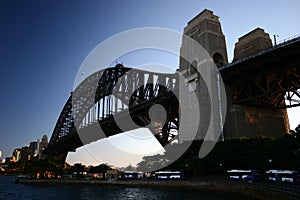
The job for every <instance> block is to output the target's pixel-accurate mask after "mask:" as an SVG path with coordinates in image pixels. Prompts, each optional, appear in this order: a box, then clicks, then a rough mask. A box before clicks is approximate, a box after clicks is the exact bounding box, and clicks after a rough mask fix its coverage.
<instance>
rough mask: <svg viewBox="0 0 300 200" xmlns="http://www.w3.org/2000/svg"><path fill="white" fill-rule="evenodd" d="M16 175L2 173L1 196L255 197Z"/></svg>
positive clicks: (43, 198)
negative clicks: (25, 180) (38, 180)
mask: <svg viewBox="0 0 300 200" xmlns="http://www.w3.org/2000/svg"><path fill="white" fill-rule="evenodd" d="M13 180H14V177H6V176H0V199H1V200H2V199H41V200H47V199H49V200H50V199H51V200H52V199H55V200H58V199H64V200H65V199H84V200H89V199H104V200H105V199H109V200H129V199H130V200H131V199H141V200H149V199H152V200H159V199H164V200H168V199H172V200H179V199H180V200H181V199H186V200H190V199H201V200H229V199H231V200H232V199H233V200H234V199H243V200H252V199H253V198H250V197H244V196H240V195H236V194H230V193H224V192H219V191H218V192H216V191H203V190H191V189H178V188H141V187H127V186H103V185H44V186H41V185H24V184H14V182H13Z"/></svg>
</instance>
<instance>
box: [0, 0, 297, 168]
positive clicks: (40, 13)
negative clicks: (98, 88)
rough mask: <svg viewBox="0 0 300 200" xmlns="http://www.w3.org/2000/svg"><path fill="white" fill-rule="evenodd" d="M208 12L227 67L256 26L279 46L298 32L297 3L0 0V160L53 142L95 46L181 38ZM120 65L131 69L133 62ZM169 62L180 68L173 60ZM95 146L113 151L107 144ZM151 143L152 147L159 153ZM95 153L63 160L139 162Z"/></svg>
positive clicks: (290, 0) (294, 117) (255, 0)
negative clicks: (115, 39)
mask: <svg viewBox="0 0 300 200" xmlns="http://www.w3.org/2000/svg"><path fill="white" fill-rule="evenodd" d="M205 8H207V9H210V10H212V11H213V12H214V14H216V15H218V16H220V21H221V25H222V29H223V33H224V34H225V37H226V42H227V51H228V56H229V62H230V61H231V60H232V57H233V56H232V55H233V48H234V43H235V42H237V39H238V38H239V37H240V36H242V35H244V34H246V33H247V32H249V31H251V30H253V29H255V28H256V27H261V28H264V29H265V31H266V32H267V33H269V34H270V37H271V38H272V39H273V35H274V34H276V35H279V37H278V38H277V41H280V40H283V39H286V38H288V37H291V36H294V35H297V34H300V26H299V19H300V12H299V8H300V2H299V1H296V0H286V1H274V0H273V1H271V0H266V1H261V0H260V1H258V0H251V1H250V0H243V1H239V0H228V1H227V0H226V1H217V0H202V1H200V0H198V1H197V0H185V1H176V0H164V1H160V0H152V1H146V0H144V1H141V0H127V1H121V0H120V1H116V0H112V1H92V0H91V1H83V0H81V1H71V0H70V1H66V0H63V1H58V0H55V1H50V0H45V1H33V0H28V1H16V0H4V1H1V2H0V58H1V59H0V66H1V73H0V77H1V79H0V91H1V96H0V111H1V114H0V151H2V157H1V158H5V157H7V156H11V154H12V151H13V149H14V148H17V147H22V146H25V145H29V142H30V141H33V140H36V139H40V138H41V137H42V135H44V134H46V135H47V136H48V138H50V137H51V134H52V131H53V129H54V126H55V123H56V121H57V118H58V116H59V114H60V112H61V109H62V108H63V106H64V104H65V102H66V100H67V98H68V97H69V95H70V92H71V91H72V88H73V84H74V80H75V76H76V73H77V70H78V69H79V67H80V65H81V63H82V62H83V60H84V59H85V57H86V56H87V55H88V53H89V52H90V51H91V50H92V49H93V48H94V47H95V46H96V45H98V44H99V43H100V42H102V41H104V40H105V39H107V38H108V37H110V36H112V35H114V34H117V33H119V32H122V31H125V30H128V29H132V28H141V27H162V28H168V29H173V30H175V31H178V32H183V28H184V27H185V26H186V24H187V22H188V21H189V20H191V19H192V18H193V17H194V16H196V15H197V14H198V13H200V12H201V11H202V10H203V9H205ZM170 59H171V58H170ZM123 61H124V62H125V63H124V64H125V65H128V66H132V65H134V64H136V63H134V62H131V63H130V61H128V63H126V60H120V62H123ZM170 63H175V65H176V64H177V65H178V60H171V61H170ZM176 67H177V66H174V69H175V68H176ZM292 111H293V114H291V115H290V123H291V128H292V129H294V128H295V127H296V125H297V124H299V123H300V119H299V117H298V116H299V113H300V110H299V109H293V110H292ZM297 113H298V114H297ZM112 140H114V141H115V142H114V144H117V145H118V144H119V143H122V141H121V140H120V139H119V140H118V139H117V138H116V137H115V138H113V139H112ZM95 144H96V143H95ZM97 145H102V146H103V147H105V148H106V145H107V146H109V145H110V146H111V144H109V143H108V142H102V143H101V142H99V143H97ZM133 145H134V143H133ZM152 145H153V144H152ZM155 145H156V146H155ZM155 145H154V147H153V148H154V149H155V148H156V149H159V146H157V145H158V144H155ZM141 147H142V146H141ZM92 148H93V147H90V149H89V148H87V147H86V148H81V149H79V150H78V152H77V153H72V154H70V155H69V156H68V161H69V162H71V163H74V162H83V163H85V164H97V163H99V162H100V163H102V162H108V163H111V164H114V165H118V166H126V165H128V164H129V163H132V164H135V163H136V162H138V161H139V160H140V157H141V156H139V157H134V156H132V157H131V156H130V155H125V154H124V155H123V154H121V153H120V152H115V154H118V155H119V156H120V155H123V156H121V157H114V156H111V154H108V153H105V155H102V156H101V155H96V158H95V155H92V154H93V153H91V152H90V151H91V149H92ZM105 148H104V149H105ZM108 148H110V147H107V149H108ZM135 148H137V149H138V148H140V146H139V145H136V146H135ZM137 149H131V150H132V151H134V152H136V151H137ZM138 151H139V153H140V154H142V153H143V151H142V150H138Z"/></svg>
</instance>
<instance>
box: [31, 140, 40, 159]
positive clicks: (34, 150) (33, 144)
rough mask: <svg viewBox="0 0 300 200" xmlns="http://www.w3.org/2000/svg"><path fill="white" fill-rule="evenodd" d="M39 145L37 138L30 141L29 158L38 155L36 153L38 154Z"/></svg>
mask: <svg viewBox="0 0 300 200" xmlns="http://www.w3.org/2000/svg"><path fill="white" fill-rule="evenodd" d="M39 145H40V141H39V140H37V141H33V142H30V145H29V156H30V160H32V159H34V158H35V157H37V156H38V154H39V151H38V149H39Z"/></svg>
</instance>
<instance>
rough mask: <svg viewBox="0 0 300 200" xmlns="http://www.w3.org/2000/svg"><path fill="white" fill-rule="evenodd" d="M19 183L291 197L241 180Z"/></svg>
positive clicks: (31, 181) (278, 199) (43, 180)
mask: <svg viewBox="0 0 300 200" xmlns="http://www.w3.org/2000/svg"><path fill="white" fill-rule="evenodd" d="M18 183H21V184H33V185H57V184H65V185H72V184H81V185H111V186H130V187H152V188H161V187H164V188H178V187H180V188H185V189H196V190H214V191H223V192H228V193H238V194H241V195H248V196H251V197H253V198H255V199H261V200H262V199H264V200H265V199H277V200H281V199H282V200H287V199H292V198H291V197H290V196H288V195H284V194H281V193H277V192H272V191H269V190H266V189H263V188H258V187H255V186H254V185H252V184H244V183H242V182H227V181H219V180H218V181H217V180H216V181H213V180H171V181H170V180H119V181H109V180H96V179H88V180H84V179H77V180H76V179H40V180H22V179H20V180H18Z"/></svg>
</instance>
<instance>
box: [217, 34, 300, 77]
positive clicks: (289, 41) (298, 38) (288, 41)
mask: <svg viewBox="0 0 300 200" xmlns="http://www.w3.org/2000/svg"><path fill="white" fill-rule="evenodd" d="M297 41H300V34H298V35H295V36H291V37H289V38H286V39H284V40H281V41H279V42H278V44H276V45H274V46H271V47H269V48H267V49H264V50H262V51H259V52H257V53H254V54H251V55H249V56H247V57H244V58H241V59H239V60H237V61H233V62H231V63H228V64H226V65H224V66H223V67H221V68H219V70H220V71H222V70H224V69H227V68H229V67H231V66H233V65H236V64H238V63H241V62H244V61H246V60H250V59H251V58H254V57H256V56H259V55H262V54H265V53H267V52H270V51H272V50H274V49H278V48H281V47H283V46H286V45H289V44H292V43H294V42H297Z"/></svg>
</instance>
